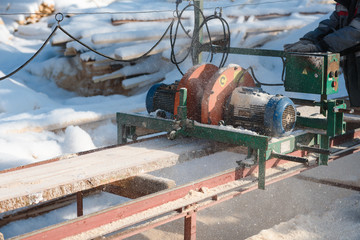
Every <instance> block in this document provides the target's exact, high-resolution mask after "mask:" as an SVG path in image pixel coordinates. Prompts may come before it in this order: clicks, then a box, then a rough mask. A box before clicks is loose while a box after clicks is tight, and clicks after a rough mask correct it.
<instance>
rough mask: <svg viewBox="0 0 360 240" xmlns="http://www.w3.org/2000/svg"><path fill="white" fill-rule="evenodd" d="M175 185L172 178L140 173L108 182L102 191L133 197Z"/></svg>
mask: <svg viewBox="0 0 360 240" xmlns="http://www.w3.org/2000/svg"><path fill="white" fill-rule="evenodd" d="M175 186H176V184H175V181H174V180H171V179H167V178H161V177H155V176H153V175H150V174H142V175H139V176H135V177H131V178H128V179H124V180H120V181H117V182H114V183H110V184H108V185H106V186H105V188H104V191H106V192H109V193H113V194H116V195H119V196H123V197H127V198H131V199H135V198H139V197H143V196H146V195H149V194H152V193H156V192H159V191H161V190H165V189H169V188H172V187H175Z"/></svg>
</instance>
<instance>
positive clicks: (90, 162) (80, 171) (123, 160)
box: [0, 138, 220, 213]
mask: <svg viewBox="0 0 360 240" xmlns="http://www.w3.org/2000/svg"><path fill="white" fill-rule="evenodd" d="M219 149H220V148H219V147H216V146H215V143H212V142H209V141H205V140H194V139H191V138H186V139H177V140H173V141H170V140H167V139H166V138H158V139H152V140H148V141H143V142H139V143H134V144H129V145H123V146H117V147H113V148H107V149H103V150H100V151H94V152H90V153H87V154H83V155H74V156H73V157H68V158H65V159H59V160H56V161H47V162H44V163H43V164H41V163H40V164H37V165H34V166H30V167H24V168H17V169H15V170H13V171H3V172H0V213H2V212H6V211H9V210H14V209H17V208H21V207H25V206H30V205H34V204H37V203H40V202H44V201H47V200H51V199H55V198H58V197H62V196H65V195H68V194H72V193H76V192H79V191H83V190H86V189H91V188H95V187H97V186H101V185H104V184H108V183H111V182H115V181H119V180H121V179H125V178H128V177H131V176H136V175H138V174H142V173H145V172H151V171H154V170H157V169H160V168H165V167H169V166H172V165H175V164H177V163H179V162H181V161H186V160H189V159H192V158H196V157H200V156H205V155H208V154H210V153H213V152H215V151H216V150H219Z"/></svg>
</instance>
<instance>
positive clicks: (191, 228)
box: [184, 211, 196, 240]
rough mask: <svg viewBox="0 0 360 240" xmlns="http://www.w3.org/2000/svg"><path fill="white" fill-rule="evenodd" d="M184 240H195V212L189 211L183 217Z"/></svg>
mask: <svg viewBox="0 0 360 240" xmlns="http://www.w3.org/2000/svg"><path fill="white" fill-rule="evenodd" d="M184 240H196V211H191V212H189V213H188V215H187V216H186V217H185V222H184Z"/></svg>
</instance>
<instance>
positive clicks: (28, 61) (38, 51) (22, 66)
mask: <svg viewBox="0 0 360 240" xmlns="http://www.w3.org/2000/svg"><path fill="white" fill-rule="evenodd" d="M58 28H59V26H56V27H55V28H54V30H53V31H52V32H51V34H50V35H49V37H48V38H47V39H46V40H45V42H44V43H43V44H42V45H41V47H40V48H39V50H37V51H36V53H35V54H34V55H33V56H32V57H31V58H29V59H28V60H27V61H26V62H25V63H24V64H23V65H21V66H20V67H18V68H17V69H15V70H14V71H12V72H11V73H9V74H7V75H5V76H3V77H0V81H2V80H4V79H6V78H8V77H11V76H12V75H14V74H15V73H17V72H18V71H20V70H21V69H23V68H24V67H25V66H26V65H28V64H29V63H30V62H31V61H32V60H33V59H34V58H35V57H36V56H37V55H38V54H39V53H40V52H41V51H42V50H43V48H44V47H45V45H46V44H47V43H48V42H49V41H50V39H51V38H52V36H53V35H54V34H55V32H56V31H57V30H58Z"/></svg>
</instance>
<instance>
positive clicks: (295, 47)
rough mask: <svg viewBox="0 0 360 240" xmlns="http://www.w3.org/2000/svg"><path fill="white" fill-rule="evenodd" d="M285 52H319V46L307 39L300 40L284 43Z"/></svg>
mask: <svg viewBox="0 0 360 240" xmlns="http://www.w3.org/2000/svg"><path fill="white" fill-rule="evenodd" d="M284 51H285V52H320V48H319V47H318V46H317V45H315V44H314V43H313V42H311V41H309V40H300V41H298V42H296V43H292V44H285V45H284Z"/></svg>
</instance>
